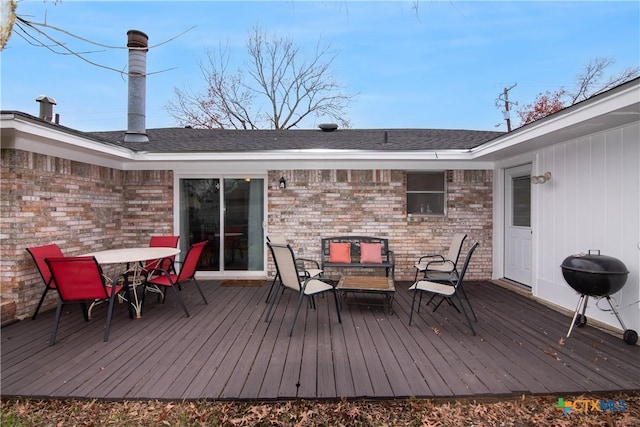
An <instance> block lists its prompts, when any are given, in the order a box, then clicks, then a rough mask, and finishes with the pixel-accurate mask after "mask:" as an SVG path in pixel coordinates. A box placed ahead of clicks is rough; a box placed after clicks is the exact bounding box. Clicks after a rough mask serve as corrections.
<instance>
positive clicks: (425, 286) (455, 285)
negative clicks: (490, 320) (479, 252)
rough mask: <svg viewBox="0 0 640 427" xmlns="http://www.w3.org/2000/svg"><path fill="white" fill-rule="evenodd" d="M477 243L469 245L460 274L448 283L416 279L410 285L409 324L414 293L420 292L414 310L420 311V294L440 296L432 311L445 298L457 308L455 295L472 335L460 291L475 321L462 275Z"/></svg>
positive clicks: (469, 320) (413, 305)
mask: <svg viewBox="0 0 640 427" xmlns="http://www.w3.org/2000/svg"><path fill="white" fill-rule="evenodd" d="M478 245H479V243H478V242H476V243H474V244H473V246H471V249H469V252H467V257H466V259H465V260H464V265H463V266H462V270H460V274H459V275H457V276H456V277H452V278H451V279H450V280H449V282H448V283H442V282H433V281H429V280H418V281H417V282H415V283H414V284H413V285H411V287H410V288H409V290H410V291H414V293H413V299H412V301H411V314H410V315H409V325H411V320H412V319H413V311H414V307H415V303H416V295H417V294H418V293H420V301H419V302H418V308H417V310H416V311H420V303H421V302H422V294H423V293H429V294H432V295H433V296H441V297H442V299H441V300H440V302H438V304H436V306H435V308H434V309H433V311H436V310H437V309H438V307H439V306H440V304H441V303H442V301H445V300H446V301H448V302H450V303H451V305H452V306H454V307H455V308H456V310H457V309H458V308H457V306H456V305H455V303H454V302H453V300H452V298H453V297H456V298H457V299H458V302H459V303H460V308H461V309H462V313H463V314H464V317H465V318H466V319H467V322H468V323H469V328H471V332H473V335H475V334H476V331H475V329H473V325H472V324H471V319H469V316H468V314H467V310H466V309H465V308H464V303H463V301H462V298H460V293H462V295H463V296H464V299H465V300H466V301H467V305H468V306H469V308H470V309H471V313H472V314H473V318H474V320H475V321H476V322H477V321H478V317H477V316H476V313H475V311H473V307H472V306H471V301H469V298H468V297H467V294H466V292H465V291H464V288H463V281H464V275H465V274H466V272H467V268H468V267H469V262H470V261H471V255H473V252H474V251H475V250H476V248H477V247H478ZM432 299H433V298H432ZM429 301H431V300H429ZM458 311H459V310H458Z"/></svg>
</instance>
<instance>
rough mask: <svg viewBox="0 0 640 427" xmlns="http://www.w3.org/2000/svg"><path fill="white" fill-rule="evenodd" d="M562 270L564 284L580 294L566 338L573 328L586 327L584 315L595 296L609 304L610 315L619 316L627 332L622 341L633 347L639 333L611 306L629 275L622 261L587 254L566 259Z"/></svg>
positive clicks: (590, 252)
mask: <svg viewBox="0 0 640 427" xmlns="http://www.w3.org/2000/svg"><path fill="white" fill-rule="evenodd" d="M560 267H561V268H562V275H563V276H564V280H566V282H567V283H568V284H569V286H571V287H572V288H573V289H574V290H575V291H576V292H578V293H579V294H580V299H579V300H578V305H577V307H576V311H575V313H574V314H573V320H572V321H571V326H570V327H569V332H568V333H567V338H569V336H570V335H571V331H572V330H573V327H574V326H577V327H579V328H581V327H584V326H585V325H586V324H587V317H586V316H585V312H586V311H587V303H588V302H589V297H590V296H592V297H599V298H605V299H606V300H607V302H608V303H609V306H610V307H611V311H613V313H614V314H615V315H616V318H617V319H618V322H620V326H622V329H623V330H624V334H623V336H622V339H624V341H625V342H626V343H627V344H631V345H633V344H635V343H637V342H638V333H637V332H636V331H634V330H632V329H627V328H626V326H624V323H623V322H622V318H621V317H620V315H619V314H618V311H617V310H616V308H615V307H614V306H613V304H612V303H611V297H610V296H611V295H613V294H615V293H616V292H618V291H619V290H620V289H622V288H623V287H624V284H625V283H626V281H627V276H628V275H629V271H628V270H627V267H626V266H625V265H624V263H623V262H622V261H620V260H619V259H617V258H613V257H610V256H605V255H600V251H599V250H596V251H593V250H589V253H587V254H577V255H571V256H568V257H566V258H565V259H564V261H562V265H561V266H560Z"/></svg>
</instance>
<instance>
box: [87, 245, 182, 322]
mask: <svg viewBox="0 0 640 427" xmlns="http://www.w3.org/2000/svg"><path fill="white" fill-rule="evenodd" d="M179 253H180V249H178V248H163V247H147V246H145V247H140V248H122V249H107V250H104V251H98V252H89V253H87V254H84V255H83V256H92V257H95V259H96V261H98V264H100V265H107V264H126V265H127V269H126V270H125V273H131V275H132V279H131V283H130V284H131V288H132V290H133V299H134V301H130V303H131V305H132V306H133V308H134V310H135V311H136V318H140V317H141V313H142V301H139V299H138V293H137V292H136V286H137V285H139V284H141V283H142V280H141V274H142V270H143V267H144V266H143V262H145V261H152V260H157V262H158V263H159V262H160V261H162V259H164V258H168V257H171V256H175V255H177V254H179ZM158 292H160V291H158ZM92 308H93V305H92V306H91V307H90V308H89V316H90V315H91V309H92Z"/></svg>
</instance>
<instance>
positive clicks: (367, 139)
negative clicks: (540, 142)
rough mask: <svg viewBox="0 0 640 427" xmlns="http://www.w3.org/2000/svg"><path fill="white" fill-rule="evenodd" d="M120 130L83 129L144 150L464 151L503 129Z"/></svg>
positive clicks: (96, 135)
mask: <svg viewBox="0 0 640 427" xmlns="http://www.w3.org/2000/svg"><path fill="white" fill-rule="evenodd" d="M124 134H125V132H124V131H109V132H87V135H89V136H92V137H94V138H97V139H99V140H102V141H105V142H109V143H115V144H118V145H121V146H123V147H127V148H130V149H132V150H135V151H147V152H198V151H199V152H203V151H206V152H245V151H265V150H267V151H268V150H305V149H330V150H374V151H416V150H446V149H470V148H474V147H477V146H478V145H481V144H483V143H485V142H487V141H490V140H492V139H494V138H496V137H498V136H500V135H503V134H504V132H494V131H472V130H451V129H388V130H384V129H338V130H336V131H334V132H323V131H321V130H319V129H318V130H311V129H309V130H228V129H224V130H211V129H192V128H161V129H147V135H148V136H149V142H143V143H140V142H138V143H124V142H123V140H124Z"/></svg>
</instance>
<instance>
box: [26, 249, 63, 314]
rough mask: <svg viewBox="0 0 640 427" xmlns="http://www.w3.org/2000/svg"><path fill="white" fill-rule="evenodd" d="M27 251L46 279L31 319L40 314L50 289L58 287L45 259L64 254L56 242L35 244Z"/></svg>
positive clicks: (43, 278)
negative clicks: (41, 244) (42, 244)
mask: <svg viewBox="0 0 640 427" xmlns="http://www.w3.org/2000/svg"><path fill="white" fill-rule="evenodd" d="M27 252H29V255H31V257H32V258H33V261H34V262H35V263H36V267H37V268H38V272H39V273H40V276H41V277H42V280H43V281H44V292H43V293H42V296H41V297H40V301H39V302H38V306H37V307H36V311H35V312H34V313H33V316H31V320H34V319H35V318H36V316H37V315H38V311H40V307H41V306H42V303H43V301H44V298H45V297H46V296H47V292H49V289H55V288H56V285H55V283H54V282H53V280H51V279H52V278H51V270H49V266H48V265H47V263H46V261H45V259H46V258H53V257H58V258H60V257H63V256H64V254H63V253H62V251H61V250H60V247H59V246H58V245H56V244H55V243H51V244H50V245H44V246H33V247H30V248H27Z"/></svg>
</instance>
